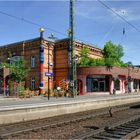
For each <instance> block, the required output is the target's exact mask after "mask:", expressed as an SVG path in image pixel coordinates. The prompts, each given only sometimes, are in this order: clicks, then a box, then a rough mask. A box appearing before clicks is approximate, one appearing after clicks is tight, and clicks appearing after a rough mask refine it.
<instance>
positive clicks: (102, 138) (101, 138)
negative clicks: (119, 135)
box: [87, 136, 115, 140]
mask: <svg viewBox="0 0 140 140" xmlns="http://www.w3.org/2000/svg"><path fill="white" fill-rule="evenodd" d="M92 138H93V140H112V138H109V137H107V136H92ZM88 139H89V138H88ZM88 139H87V140H88ZM114 140H115V139H114Z"/></svg>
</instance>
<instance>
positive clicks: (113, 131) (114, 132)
mask: <svg viewBox="0 0 140 140" xmlns="http://www.w3.org/2000/svg"><path fill="white" fill-rule="evenodd" d="M107 132H108V133H112V134H117V135H123V136H124V135H126V134H128V133H126V132H122V131H117V130H112V131H107Z"/></svg>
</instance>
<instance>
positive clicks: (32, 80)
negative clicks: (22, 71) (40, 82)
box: [31, 77, 35, 90]
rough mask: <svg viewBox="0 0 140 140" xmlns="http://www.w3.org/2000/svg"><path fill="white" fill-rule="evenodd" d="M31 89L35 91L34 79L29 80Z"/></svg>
mask: <svg viewBox="0 0 140 140" xmlns="http://www.w3.org/2000/svg"><path fill="white" fill-rule="evenodd" d="M31 89H32V90H35V77H32V78H31Z"/></svg>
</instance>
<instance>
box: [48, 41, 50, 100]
mask: <svg viewBox="0 0 140 140" xmlns="http://www.w3.org/2000/svg"><path fill="white" fill-rule="evenodd" d="M49 55H50V43H49V44H48V73H50V57H49ZM49 99H50V76H48V100H49Z"/></svg>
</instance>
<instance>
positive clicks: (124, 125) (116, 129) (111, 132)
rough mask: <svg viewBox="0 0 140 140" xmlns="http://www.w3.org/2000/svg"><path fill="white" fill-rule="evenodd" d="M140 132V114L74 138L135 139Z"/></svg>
mask: <svg viewBox="0 0 140 140" xmlns="http://www.w3.org/2000/svg"><path fill="white" fill-rule="evenodd" d="M139 134H140V115H139V116H135V117H132V118H129V119H126V120H124V121H120V122H117V123H115V124H113V125H111V126H106V127H103V128H100V129H97V130H95V131H90V132H87V133H84V134H82V135H79V136H76V137H74V138H73V139H81V140H112V139H127V140H128V139H133V138H134V137H136V136H137V135H139Z"/></svg>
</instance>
